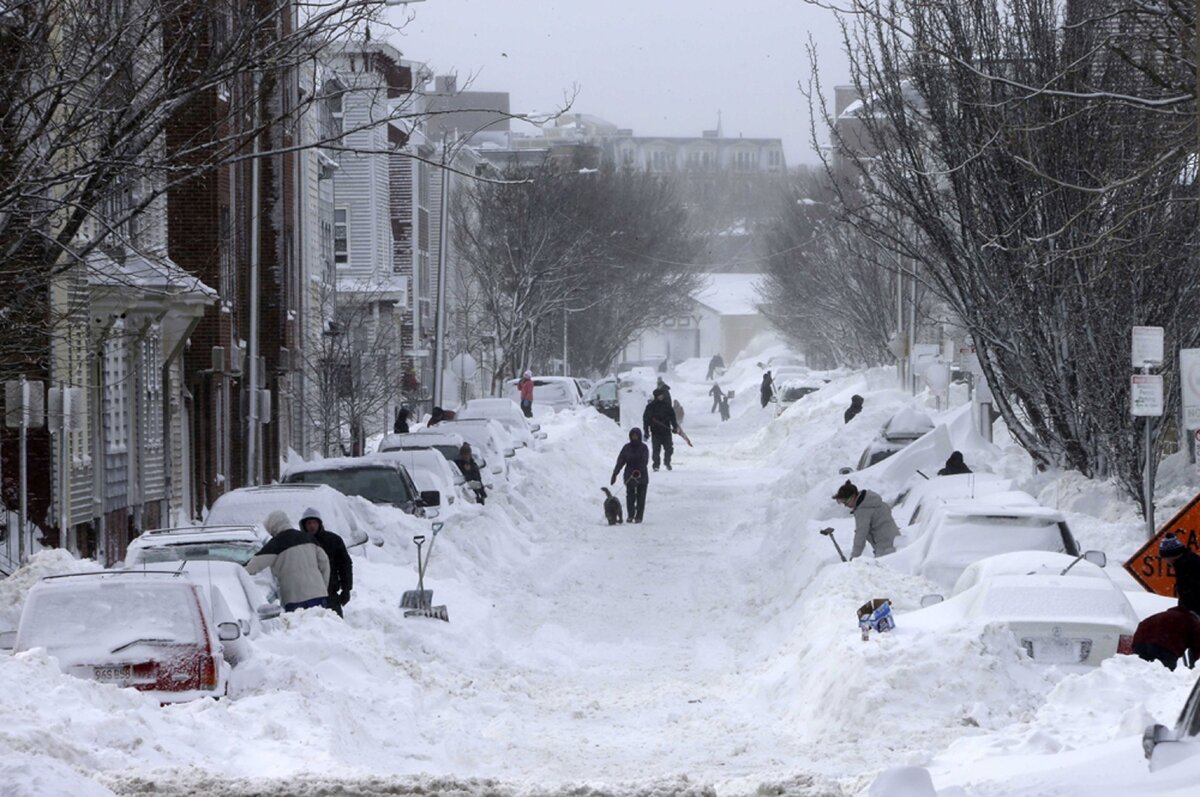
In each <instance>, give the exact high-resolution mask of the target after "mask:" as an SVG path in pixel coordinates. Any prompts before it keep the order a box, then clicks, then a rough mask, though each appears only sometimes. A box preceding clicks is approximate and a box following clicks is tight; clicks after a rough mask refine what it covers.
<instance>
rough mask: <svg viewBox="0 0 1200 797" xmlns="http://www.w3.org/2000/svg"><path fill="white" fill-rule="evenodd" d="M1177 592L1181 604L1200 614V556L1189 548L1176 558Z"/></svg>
mask: <svg viewBox="0 0 1200 797" xmlns="http://www.w3.org/2000/svg"><path fill="white" fill-rule="evenodd" d="M1175 594H1176V595H1178V596H1179V605H1180V606H1183V607H1184V608H1187V609H1191V610H1192V611H1193V612H1196V613H1197V614H1200V556H1198V555H1197V554H1196V552H1195V551H1192V550H1187V551H1184V552H1183V555H1182V556H1180V557H1179V558H1178V559H1176V560H1175Z"/></svg>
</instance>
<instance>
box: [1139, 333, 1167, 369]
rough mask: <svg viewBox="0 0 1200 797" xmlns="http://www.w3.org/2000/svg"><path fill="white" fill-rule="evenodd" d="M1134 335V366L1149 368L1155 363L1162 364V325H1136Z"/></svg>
mask: <svg viewBox="0 0 1200 797" xmlns="http://www.w3.org/2000/svg"><path fill="white" fill-rule="evenodd" d="M1132 337H1133V367H1134V368H1149V367H1151V366H1154V365H1162V362H1163V328H1162V327H1134V328H1133V335H1132Z"/></svg>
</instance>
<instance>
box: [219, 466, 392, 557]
mask: <svg viewBox="0 0 1200 797" xmlns="http://www.w3.org/2000/svg"><path fill="white" fill-rule="evenodd" d="M328 461H329V460H325V462H328ZM355 500H357V499H355ZM363 507H365V508H366V509H370V505H369V504H367V503H366V502H365V501H364V502H363ZM309 508H312V509H316V510H317V511H318V512H320V513H321V520H322V522H323V523H324V525H325V528H326V529H328V530H329V531H332V532H333V533H335V534H337V535H338V536H339V537H341V538H342V540H343V541H345V543H346V547H347V548H353V547H355V546H357V545H363V544H365V543H366V542H367V541H368V539H369V531H370V526H371V522H372V521H373V520H374V519H373V518H370V517H368V516H367V515H366V513H364V512H363V511H361V510H360V509H359V508H357V507H356V506H355V505H354V503H353V502H352V501H351V499H350V498H349V497H347V496H346V495H345V494H343V493H342V492H340V491H338V490H336V489H334V488H333V487H330V486H329V485H327V484H324V483H312V484H310V483H307V482H293V483H287V484H267V485H263V486H260V487H239V488H238V489H236V490H230V491H229V492H227V493H225V494H224V495H222V496H221V497H220V498H218V499H217V500H216V501H214V502H213V505H212V509H210V510H209V513H208V517H206V518H205V519H204V525H205V526H207V527H210V528H211V527H215V526H228V525H246V524H250V523H262V522H263V521H264V520H265V519H266V517H267V515H269V514H271V512H273V511H275V510H276V509H278V510H280V511H282V512H285V513H286V514H287V516H288V519H289V520H291V522H292V523H293V524H294V528H299V527H300V516H301V515H302V514H303V513H304V512H305V511H306V510H307V509H309Z"/></svg>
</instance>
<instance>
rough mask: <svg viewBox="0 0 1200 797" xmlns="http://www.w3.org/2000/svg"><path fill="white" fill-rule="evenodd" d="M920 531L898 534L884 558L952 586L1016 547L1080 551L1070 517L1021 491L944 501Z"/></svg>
mask: <svg viewBox="0 0 1200 797" xmlns="http://www.w3.org/2000/svg"><path fill="white" fill-rule="evenodd" d="M916 528H917V530H918V531H917V533H916V534H915V536H911V537H908V536H904V535H902V536H901V537H900V538H898V540H897V543H898V544H899V545H901V546H902V547H900V549H899V550H897V551H896V552H895V553H891V554H888V555H886V556H883V557H881V558H880V560H879V561H880V562H881V563H884V564H886V565H887V566H888V567H893V568H895V569H897V570H901V571H904V572H908V573H912V574H914V575H918V576H924V577H925V578H927V579H929V580H930V581H933V582H935V583H937V584H940V585H941V586H942V587H945V588H947V589H948V588H950V587H952V586H953V585H954V583H955V582H956V581H957V580H958V577H959V576H960V575H962V573H963V571H964V570H966V569H967V568H968V567H969V566H970V565H971V564H972V563H974V562H977V561H979V560H980V559H984V558H986V557H988V556H994V555H996V554H1002V553H1011V552H1014V551H1049V552H1051V553H1064V554H1068V555H1070V556H1078V555H1079V545H1078V544H1077V543H1076V542H1075V537H1074V536H1073V535H1072V534H1071V529H1070V527H1069V526H1068V525H1067V520H1066V517H1065V516H1064V515H1063V514H1062V512H1059V511H1058V510H1057V509H1051V508H1049V507H1045V506H1041V505H1040V504H1038V503H1037V500H1036V499H1035V498H1034V497H1033V496H1031V495H1029V494H1028V493H1023V492H1020V491H1012V492H1005V493H995V494H992V495H987V496H984V497H982V498H975V499H949V500H946V501H943V502H942V503H940V504H938V505H937V506H936V507H935V508H934V510H933V512H932V513H931V514H930V515H929V516H928V518H927V519H926V520H925V521H924V522H923V523H922V524H919V525H918V526H917V527H916Z"/></svg>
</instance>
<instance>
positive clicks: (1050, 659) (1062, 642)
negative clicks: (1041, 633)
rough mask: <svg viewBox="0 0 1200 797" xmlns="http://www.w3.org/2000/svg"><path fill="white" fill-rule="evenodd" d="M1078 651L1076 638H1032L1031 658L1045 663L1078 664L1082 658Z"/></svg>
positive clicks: (1078, 646)
mask: <svg viewBox="0 0 1200 797" xmlns="http://www.w3.org/2000/svg"><path fill="white" fill-rule="evenodd" d="M1080 653H1081V651H1080V644H1079V640H1077V639H1035V640H1033V658H1034V659H1036V660H1037V661H1041V662H1045V663H1047V664H1078V663H1079V662H1081V661H1083V659H1084V657H1083V656H1082V655H1080Z"/></svg>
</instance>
